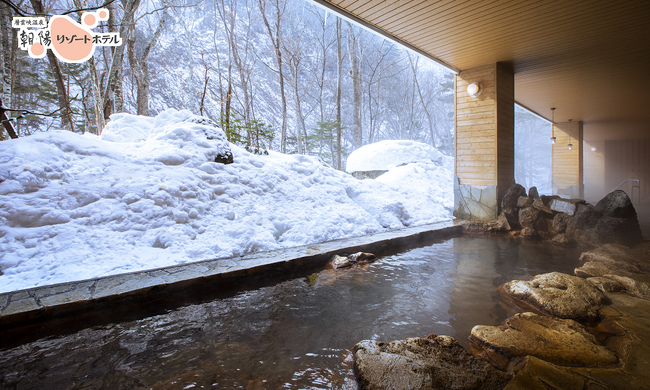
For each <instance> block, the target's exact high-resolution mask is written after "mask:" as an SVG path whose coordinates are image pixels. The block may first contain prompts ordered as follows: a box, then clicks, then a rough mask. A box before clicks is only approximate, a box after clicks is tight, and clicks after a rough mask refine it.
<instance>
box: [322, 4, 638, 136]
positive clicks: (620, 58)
mask: <svg viewBox="0 0 650 390" xmlns="http://www.w3.org/2000/svg"><path fill="white" fill-rule="evenodd" d="M314 1H316V2H317V3H320V4H321V5H324V6H326V7H328V8H330V9H335V10H336V11H340V12H343V13H345V14H347V16H348V17H349V18H351V19H353V20H355V21H358V22H361V23H363V24H365V25H366V26H368V27H370V28H372V29H375V30H379V32H380V33H383V34H384V35H388V36H391V37H393V38H394V39H395V40H397V41H402V42H403V43H406V44H407V45H410V46H412V47H413V48H415V49H416V50H418V51H421V52H423V53H426V54H428V55H429V56H432V57H435V58H437V59H438V60H440V62H443V63H446V64H448V65H449V66H450V67H451V68H454V69H455V70H457V71H458V70H461V71H462V70H465V69H469V68H473V67H476V66H480V65H485V64H489V63H493V62H497V61H501V62H505V63H507V64H510V65H511V66H512V67H513V69H514V71H515V100H516V101H517V102H518V103H519V104H521V105H523V106H525V107H527V108H529V109H530V110H532V111H534V112H536V113H538V114H540V115H542V116H544V117H545V118H547V119H550V117H551V111H550V108H551V107H556V108H557V110H556V112H555V120H556V121H557V122H565V121H566V120H567V119H569V118H571V119H573V120H574V121H585V126H588V125H589V124H607V123H610V124H613V125H612V126H610V127H612V128H615V127H616V126H615V124H616V123H622V122H630V121H641V122H645V123H646V124H650V1H647V0H587V1H581V0H561V1H548V0H544V1H541V0H538V1H533V0H439V1H434V0H383V1H382V0H314ZM601 127H602V126H601ZM645 128H646V129H648V126H646V127H645ZM645 136H650V130H648V131H647V134H645Z"/></svg>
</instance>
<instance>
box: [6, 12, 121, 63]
mask: <svg viewBox="0 0 650 390" xmlns="http://www.w3.org/2000/svg"><path fill="white" fill-rule="evenodd" d="M105 20H108V10H106V9H99V10H97V11H96V12H85V13H84V14H83V15H82V16H81V24H79V23H77V22H75V21H74V20H72V19H71V18H69V17H68V16H65V15H55V16H52V18H51V19H50V23H49V25H48V24H47V23H46V21H45V18H44V17H27V18H23V17H15V18H13V21H12V26H13V27H14V28H18V29H20V32H19V33H18V46H19V47H20V48H21V49H22V50H27V51H28V53H29V55H30V57H32V58H43V57H44V56H45V55H46V54H47V50H48V49H50V50H52V52H53V53H54V54H55V55H56V56H57V58H58V59H59V60H61V61H63V62H70V63H80V62H84V61H87V60H88V59H89V58H90V57H92V55H93V54H94V53H95V47H96V46H119V45H121V44H122V40H121V38H120V35H119V34H118V33H95V32H93V31H92V30H91V28H94V27H97V23H99V22H100V21H105Z"/></svg>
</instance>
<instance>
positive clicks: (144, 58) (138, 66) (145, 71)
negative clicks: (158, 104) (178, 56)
mask: <svg viewBox="0 0 650 390" xmlns="http://www.w3.org/2000/svg"><path fill="white" fill-rule="evenodd" d="M166 18H167V11H166V9H164V10H163V11H162V15H161V17H160V20H159V21H158V27H157V28H156V31H155V32H154V33H153V35H152V36H151V39H150V40H149V42H148V43H147V45H146V46H145V48H144V50H143V51H142V54H140V55H139V56H138V55H137V53H136V51H137V48H136V30H135V23H134V24H133V25H132V26H131V29H130V31H129V38H128V45H129V49H128V55H129V64H130V66H131V71H132V72H133V78H134V79H135V81H136V84H137V89H138V90H137V99H136V100H137V105H138V115H147V116H148V115H149V83H150V81H151V76H150V74H149V63H148V58H149V53H151V50H152V49H153V47H154V46H155V45H156V43H157V42H158V39H160V35H161V34H162V31H163V29H164V28H165V20H166ZM206 72H207V70H206ZM206 83H207V81H206ZM204 95H205V92H204ZM201 109H203V107H201ZM202 112H203V111H201V113H202Z"/></svg>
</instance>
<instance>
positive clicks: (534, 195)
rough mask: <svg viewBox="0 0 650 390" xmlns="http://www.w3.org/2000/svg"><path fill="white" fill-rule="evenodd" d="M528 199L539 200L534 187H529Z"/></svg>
mask: <svg viewBox="0 0 650 390" xmlns="http://www.w3.org/2000/svg"><path fill="white" fill-rule="evenodd" d="M528 197H530V198H533V199H535V198H539V192H538V191H537V187H535V186H533V187H530V189H529V190H528Z"/></svg>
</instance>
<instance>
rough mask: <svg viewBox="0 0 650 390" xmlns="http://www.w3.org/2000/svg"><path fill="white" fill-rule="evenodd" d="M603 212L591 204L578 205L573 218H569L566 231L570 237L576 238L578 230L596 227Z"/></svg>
mask: <svg viewBox="0 0 650 390" xmlns="http://www.w3.org/2000/svg"><path fill="white" fill-rule="evenodd" d="M602 215H603V214H602V213H601V212H600V211H598V210H596V208H595V207H594V206H592V205H590V204H581V205H579V206H578V211H576V213H575V215H574V216H573V218H571V219H570V220H569V223H568V224H567V227H566V233H567V236H569V238H574V236H575V233H576V231H580V230H582V231H585V230H588V229H593V228H595V227H596V224H597V223H598V220H599V219H600V217H602Z"/></svg>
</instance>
